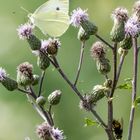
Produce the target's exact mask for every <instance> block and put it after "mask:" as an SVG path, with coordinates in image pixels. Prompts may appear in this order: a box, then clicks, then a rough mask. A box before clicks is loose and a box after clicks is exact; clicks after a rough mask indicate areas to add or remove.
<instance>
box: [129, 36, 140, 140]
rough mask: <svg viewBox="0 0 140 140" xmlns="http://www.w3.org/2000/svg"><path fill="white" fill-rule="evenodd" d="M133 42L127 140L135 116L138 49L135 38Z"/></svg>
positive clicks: (130, 133)
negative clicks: (130, 103) (130, 102)
mask: <svg viewBox="0 0 140 140" xmlns="http://www.w3.org/2000/svg"><path fill="white" fill-rule="evenodd" d="M132 42H133V50H134V51H133V53H134V54H133V57H134V58H133V82H132V85H133V86H132V105H131V111H130V120H129V128H128V140H131V139H132V130H133V123H134V115H135V106H134V102H135V99H136V95H137V76H138V75H137V73H138V48H137V38H132Z"/></svg>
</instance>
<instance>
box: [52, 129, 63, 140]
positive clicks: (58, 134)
mask: <svg viewBox="0 0 140 140" xmlns="http://www.w3.org/2000/svg"><path fill="white" fill-rule="evenodd" d="M50 133H51V137H52V139H53V140H64V139H65V137H64V136H63V131H62V130H59V129H58V128H54V127H53V128H52V130H51V132H50Z"/></svg>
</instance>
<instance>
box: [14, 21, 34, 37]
mask: <svg viewBox="0 0 140 140" xmlns="http://www.w3.org/2000/svg"><path fill="white" fill-rule="evenodd" d="M33 28H34V26H33V25H31V24H29V23H25V24H21V25H20V26H19V27H18V29H17V32H18V36H19V38H20V39H22V40H24V39H27V38H29V37H30V35H31V34H32V31H33Z"/></svg>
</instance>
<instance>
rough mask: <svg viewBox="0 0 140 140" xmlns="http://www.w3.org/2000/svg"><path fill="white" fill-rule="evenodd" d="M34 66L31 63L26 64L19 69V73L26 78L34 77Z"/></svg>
mask: <svg viewBox="0 0 140 140" xmlns="http://www.w3.org/2000/svg"><path fill="white" fill-rule="evenodd" d="M32 70H33V66H32V65H31V64H30V63H29V62H24V63H22V64H20V65H19V66H18V67H17V72H20V73H22V74H23V75H25V76H32Z"/></svg>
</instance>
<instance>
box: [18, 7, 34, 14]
mask: <svg viewBox="0 0 140 140" xmlns="http://www.w3.org/2000/svg"><path fill="white" fill-rule="evenodd" d="M20 8H21V9H22V10H23V11H25V12H26V13H27V14H30V13H31V12H29V11H28V10H27V9H25V8H24V7H22V6H21V7H20Z"/></svg>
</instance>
